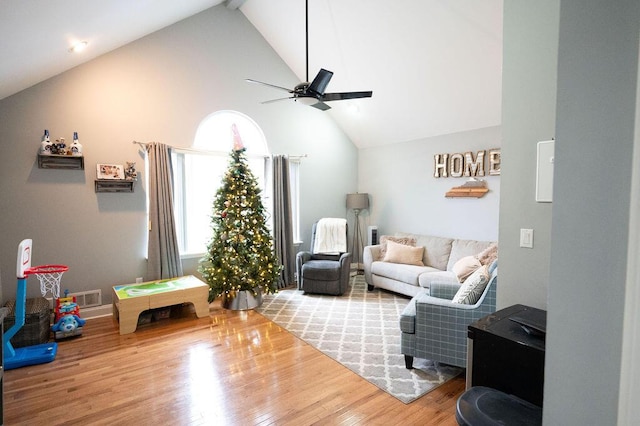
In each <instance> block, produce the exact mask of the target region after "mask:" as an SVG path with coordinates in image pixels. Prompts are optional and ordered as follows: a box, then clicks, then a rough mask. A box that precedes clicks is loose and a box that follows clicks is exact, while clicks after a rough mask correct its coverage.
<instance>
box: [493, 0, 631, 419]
mask: <svg viewBox="0 0 640 426" xmlns="http://www.w3.org/2000/svg"><path fill="white" fill-rule="evenodd" d="M504 7H505V9H504V31H505V33H504V46H505V48H504V68H503V70H504V75H503V78H504V81H503V136H504V142H503V163H504V166H503V173H502V180H503V185H502V186H503V191H502V194H501V206H500V275H501V279H500V289H499V292H498V303H499V305H501V306H502V307H504V306H508V305H511V304H514V303H524V304H527V305H534V306H539V307H542V308H545V307H546V309H547V310H548V317H547V321H548V322H547V326H548V334H547V340H546V348H547V352H546V370H545V399H544V423H545V424H549V425H560V424H561V425H583V424H590V425H591V424H593V425H596V424H597V425H605V424H606V425H613V424H616V423H617V420H618V419H617V413H618V402H619V400H620V394H619V386H620V367H621V364H620V354H621V347H622V343H623V341H622V326H623V315H624V307H625V283H626V276H625V273H626V270H627V242H628V236H629V232H630V228H629V203H630V202H629V200H630V191H631V190H630V180H631V172H632V165H631V158H632V154H633V143H634V140H633V135H634V133H633V132H634V125H635V123H634V117H635V114H636V111H635V108H636V81H637V75H638V63H637V60H638V26H639V25H638V23H639V22H640V12H639V10H638V4H637V2H634V1H624V2H618V3H616V7H612V6H611V3H610V2H604V1H589V2H585V1H574V0H562V2H560V1H559V0H553V1H544V2H529V1H524V0H522V1H509V2H505V5H504ZM556 102H557V106H556ZM554 129H555V131H554ZM552 136H555V137H556V152H555V176H554V194H553V197H554V201H553V204H552V205H545V204H536V203H534V202H532V200H533V199H534V189H535V186H534V182H535V143H536V142H537V141H538V140H544V139H549V138H550V137H552ZM521 227H527V228H529V227H531V228H534V229H535V231H536V234H535V247H534V249H532V250H527V249H519V248H518V247H517V241H518V237H517V235H518V234H517V233H518V230H519V228H521ZM507 248H508V250H506V249H507ZM632 261H637V259H632ZM625 397H626V396H625Z"/></svg>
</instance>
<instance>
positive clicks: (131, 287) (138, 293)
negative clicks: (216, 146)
mask: <svg viewBox="0 0 640 426" xmlns="http://www.w3.org/2000/svg"><path fill="white" fill-rule="evenodd" d="M208 299H209V286H208V285H207V284H205V283H204V282H202V281H200V280H199V279H197V278H196V277H194V276H193V275H188V276H185V277H180V278H170V279H166V280H159V281H148V282H144V283H140V284H125V285H116V286H114V287H113V316H114V318H115V319H116V320H118V321H119V322H120V334H128V333H133V332H134V331H136V327H137V325H138V316H139V315H140V314H141V313H142V312H144V311H147V310H149V309H155V308H164V307H167V306H172V305H178V304H182V303H193V306H194V308H195V310H196V316H197V317H198V318H204V317H207V316H209V301H208Z"/></svg>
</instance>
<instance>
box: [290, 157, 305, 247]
mask: <svg viewBox="0 0 640 426" xmlns="http://www.w3.org/2000/svg"><path fill="white" fill-rule="evenodd" d="M289 180H290V184H291V185H290V187H289V189H290V190H291V219H292V221H293V243H294V244H301V243H302V241H301V239H300V238H301V237H300V157H297V158H292V159H290V160H289Z"/></svg>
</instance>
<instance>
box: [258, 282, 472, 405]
mask: <svg viewBox="0 0 640 426" xmlns="http://www.w3.org/2000/svg"><path fill="white" fill-rule="evenodd" d="M366 287H367V286H366V284H365V282H364V277H363V276H362V275H358V276H355V277H353V278H352V279H351V286H350V289H349V290H348V292H347V293H345V294H344V295H343V296H325V295H312V294H304V293H303V292H302V291H299V290H296V289H285V290H280V291H279V292H278V293H276V294H272V295H265V296H264V301H263V304H262V306H261V307H259V308H256V309H255V310H256V312H259V313H261V314H262V315H264V316H265V317H266V318H268V319H270V320H271V321H273V322H275V323H276V324H278V325H279V326H281V327H283V328H285V329H286V330H287V331H289V332H291V333H292V334H294V335H296V336H298V337H299V338H301V339H302V340H304V341H305V342H307V343H308V344H310V345H311V346H313V347H315V348H316V349H318V350H319V351H321V352H322V353H324V354H325V355H327V356H329V357H331V358H333V359H335V360H336V361H338V362H339V363H340V364H342V365H344V366H345V367H347V368H348V369H350V370H351V371H353V372H354V373H356V374H358V375H359V376H361V377H362V378H364V379H366V380H368V381H369V382H371V383H373V384H374V385H376V386H378V387H379V388H380V389H382V390H384V391H385V392H387V393H389V394H390V395H393V396H394V397H396V398H398V399H399V400H400V401H402V402H404V403H405V404H406V403H409V402H411V401H414V400H415V399H417V398H419V397H421V396H423V395H424V394H426V393H428V392H430V391H432V390H434V389H435V388H437V387H438V386H440V385H442V384H443V383H445V382H446V381H448V380H450V379H452V378H454V377H456V376H457V375H459V374H460V373H461V372H462V369H461V368H458V367H453V366H449V365H446V364H440V363H437V362H433V361H429V360H423V359H418V358H416V359H415V360H414V363H413V366H414V369H413V370H407V369H406V368H405V366H404V355H402V354H401V353H400V325H399V318H400V313H401V312H402V310H403V309H404V307H405V306H406V305H407V304H408V303H409V299H408V298H406V297H403V296H400V295H395V294H393V293H389V292H386V291H381V290H374V291H372V292H368V291H367V290H366Z"/></svg>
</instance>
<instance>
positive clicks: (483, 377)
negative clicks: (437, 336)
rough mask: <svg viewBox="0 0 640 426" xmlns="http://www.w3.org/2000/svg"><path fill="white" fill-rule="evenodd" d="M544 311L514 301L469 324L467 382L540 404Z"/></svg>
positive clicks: (542, 384) (543, 347)
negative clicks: (508, 305) (510, 304)
mask: <svg viewBox="0 0 640 426" xmlns="http://www.w3.org/2000/svg"><path fill="white" fill-rule="evenodd" d="M545 329H546V311H543V310H540V309H536V308H532V307H529V306H524V305H514V306H510V307H508V308H505V309H502V310H500V311H498V312H496V313H494V314H491V315H488V316H486V317H484V318H482V319H480V320H478V321H476V322H474V323H473V324H471V325H469V327H468V336H469V353H470V365H469V368H468V369H467V382H468V384H469V385H470V386H486V387H490V388H493V389H497V390H500V391H502V392H505V393H507V394H513V395H515V396H517V397H520V398H522V399H524V400H525V401H529V402H531V403H532V404H535V405H537V406H539V407H542V400H543V388H544V356H545V340H544V338H545V335H544V330H545Z"/></svg>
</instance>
